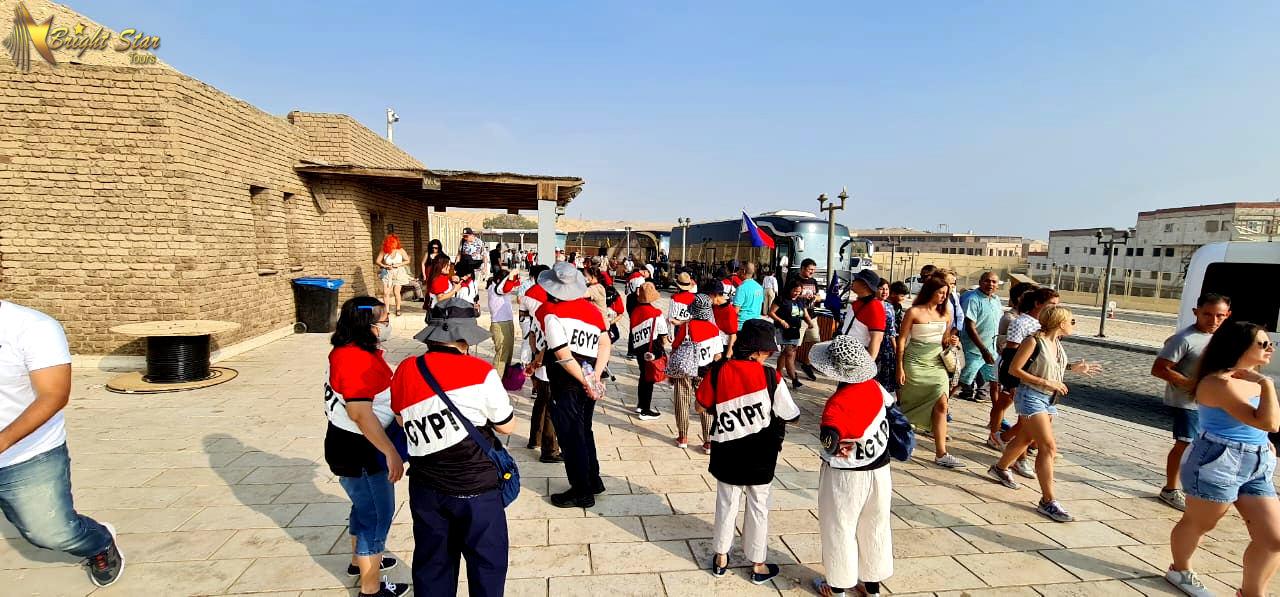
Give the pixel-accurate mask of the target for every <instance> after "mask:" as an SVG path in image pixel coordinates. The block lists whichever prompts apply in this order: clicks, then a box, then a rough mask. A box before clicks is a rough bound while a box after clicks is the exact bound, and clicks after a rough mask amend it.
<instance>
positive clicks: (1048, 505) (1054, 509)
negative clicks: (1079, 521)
mask: <svg viewBox="0 0 1280 597" xmlns="http://www.w3.org/2000/svg"><path fill="white" fill-rule="evenodd" d="M1036 512H1039V513H1041V514H1043V515H1045V516H1048V517H1049V518H1052V519H1053V520H1054V521H1055V522H1071V521H1073V520H1075V519H1074V518H1072V517H1071V515H1070V514H1068V513H1067V510H1066V509H1065V508H1063V507H1062V504H1059V503H1058V500H1053V501H1049V502H1046V501H1044V500H1040V505H1038V506H1036Z"/></svg>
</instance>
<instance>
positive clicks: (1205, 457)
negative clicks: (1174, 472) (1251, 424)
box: [1181, 433, 1276, 504]
mask: <svg viewBox="0 0 1280 597" xmlns="http://www.w3.org/2000/svg"><path fill="white" fill-rule="evenodd" d="M1275 470H1276V456H1275V454H1272V453H1271V446H1270V445H1266V444H1263V445H1256V444H1246V443H1242V442H1237V441H1232V440H1229V439H1224V438H1221V437H1218V436H1216V435H1213V434H1212V433H1205V434H1203V435H1201V436H1200V437H1197V438H1196V439H1195V441H1193V442H1191V448H1190V449H1188V450H1187V451H1186V452H1185V453H1184V454H1183V456H1182V474H1181V479H1182V490H1183V491H1185V492H1186V493H1187V495H1190V496H1193V497H1197V498H1200V499H1202V500H1205V501H1209V502H1217V503H1219V504H1230V503H1232V502H1235V501H1236V500H1237V499H1238V498H1239V497H1240V496H1242V495H1253V496H1258V497H1275V495H1276V488H1275V486H1274V485H1272V483H1271V476H1272V475H1273V474H1274V473H1275Z"/></svg>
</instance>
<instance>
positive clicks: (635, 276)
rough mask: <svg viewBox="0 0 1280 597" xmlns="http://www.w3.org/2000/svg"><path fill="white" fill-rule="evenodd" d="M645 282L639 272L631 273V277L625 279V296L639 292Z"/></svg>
mask: <svg viewBox="0 0 1280 597" xmlns="http://www.w3.org/2000/svg"><path fill="white" fill-rule="evenodd" d="M647 281H648V280H646V279H645V277H644V274H642V273H640V270H636V271H634V272H631V275H630V276H628V277H627V294H631V293H633V292H635V291H637V290H639V289H640V287H641V286H643V285H644V283H645V282H647Z"/></svg>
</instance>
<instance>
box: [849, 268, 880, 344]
mask: <svg viewBox="0 0 1280 597" xmlns="http://www.w3.org/2000/svg"><path fill="white" fill-rule="evenodd" d="M849 287H850V290H851V291H852V292H851V293H850V295H849V298H850V300H849V309H848V311H847V312H846V313H845V317H844V322H843V325H841V326H840V333H841V334H843V335H848V336H853V337H854V339H856V340H857V341H858V344H860V345H862V346H864V347H866V349H867V353H868V354H869V355H871V361H872V362H873V363H874V362H876V361H877V360H878V359H879V357H880V346H881V345H882V344H883V343H884V337H885V321H886V319H887V316H886V315H885V310H884V303H883V302H882V301H881V300H880V296H879V294H878V293H877V292H878V288H879V287H880V276H879V275H877V274H876V273H875V272H874V271H872V270H869V269H864V270H859V271H858V272H857V273H855V274H853V281H852V282H851V283H850V284H849Z"/></svg>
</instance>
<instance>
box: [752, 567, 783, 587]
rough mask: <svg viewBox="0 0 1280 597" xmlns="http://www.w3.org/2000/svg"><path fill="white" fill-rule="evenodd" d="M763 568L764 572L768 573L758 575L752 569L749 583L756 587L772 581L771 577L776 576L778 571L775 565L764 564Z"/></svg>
mask: <svg viewBox="0 0 1280 597" xmlns="http://www.w3.org/2000/svg"><path fill="white" fill-rule="evenodd" d="M764 567H765V569H766V570H768V572H765V573H764V574H760V573H759V572H756V571H755V569H754V568H752V570H751V582H753V583H755V584H757V585H762V584H764V583H767V582H769V581H770V580H773V577H775V576H777V575H778V572H779V569H778V565H777V564H765V565H764Z"/></svg>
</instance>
